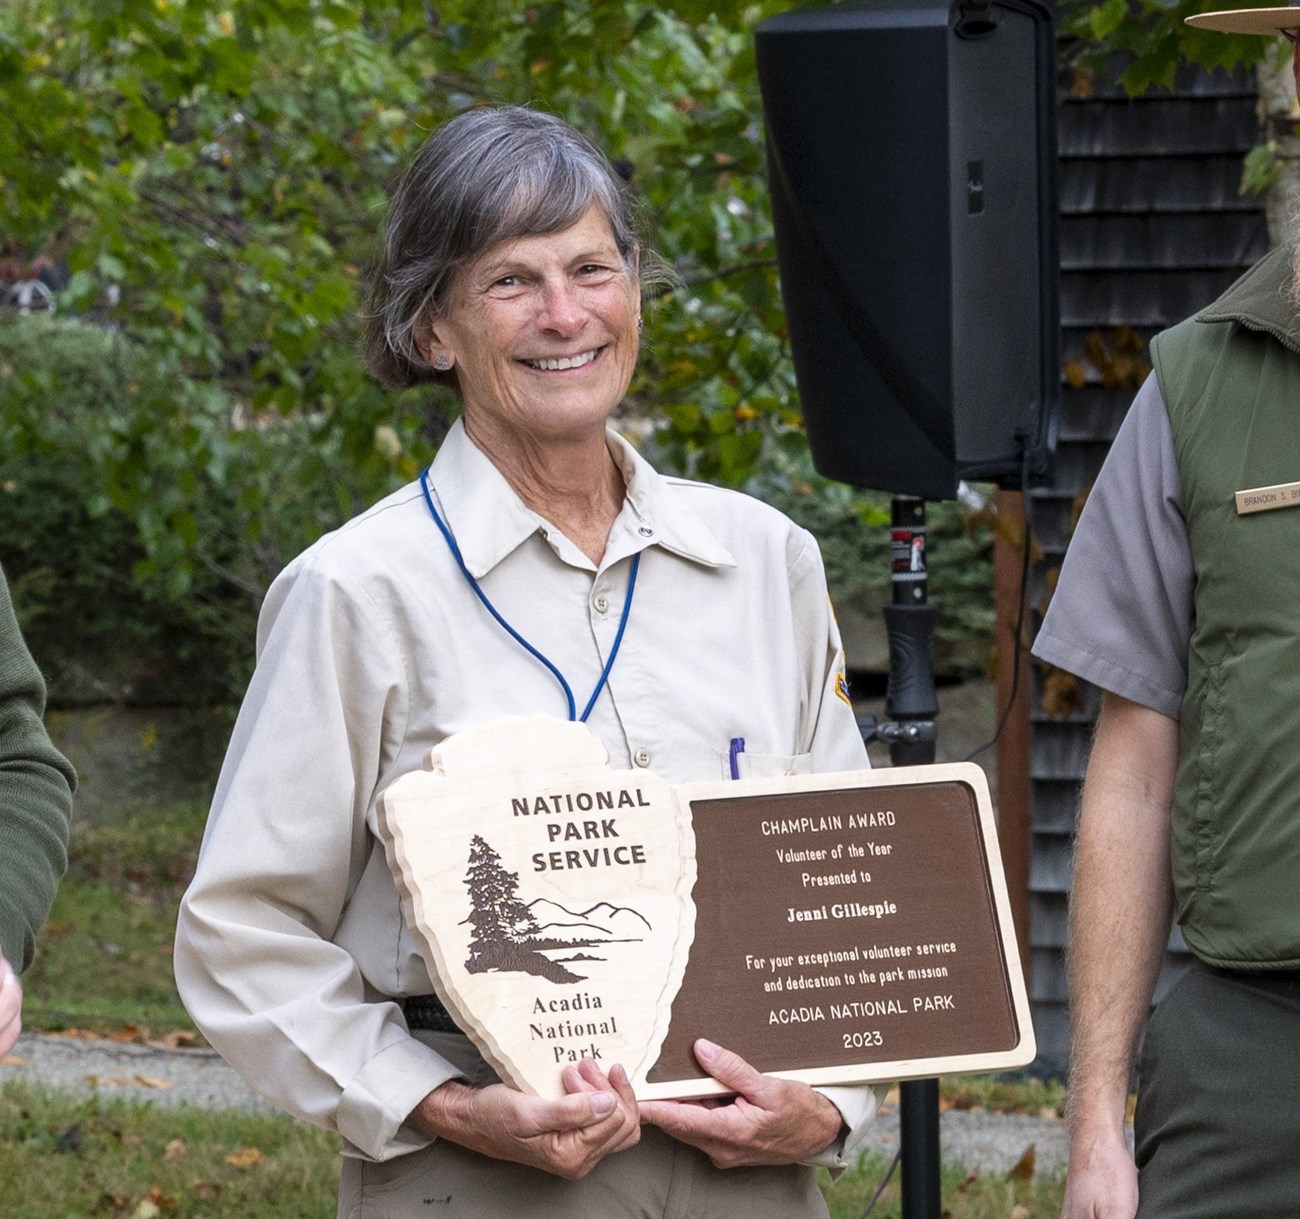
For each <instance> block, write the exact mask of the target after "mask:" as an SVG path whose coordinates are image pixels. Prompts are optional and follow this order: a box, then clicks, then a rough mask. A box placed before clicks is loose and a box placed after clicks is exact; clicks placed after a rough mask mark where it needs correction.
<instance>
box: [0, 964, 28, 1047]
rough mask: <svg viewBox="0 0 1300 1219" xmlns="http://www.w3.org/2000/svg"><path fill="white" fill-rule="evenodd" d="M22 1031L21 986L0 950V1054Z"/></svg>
mask: <svg viewBox="0 0 1300 1219" xmlns="http://www.w3.org/2000/svg"><path fill="white" fill-rule="evenodd" d="M22 1031H23V988H22V984H21V983H20V982H19V981H18V975H17V974H15V973H14V971H13V966H12V965H10V964H9V962H8V961H6V960H5V954H4V953H3V952H0V1054H8V1053H9V1051H10V1050H12V1049H13V1048H14V1042H15V1041H17V1040H18V1034H19V1033H21V1032H22Z"/></svg>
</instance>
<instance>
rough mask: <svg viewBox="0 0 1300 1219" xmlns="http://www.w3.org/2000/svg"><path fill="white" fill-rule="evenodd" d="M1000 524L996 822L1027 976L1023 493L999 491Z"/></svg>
mask: <svg viewBox="0 0 1300 1219" xmlns="http://www.w3.org/2000/svg"><path fill="white" fill-rule="evenodd" d="M996 502H997V513H998V522H999V527H998V528H997V529H996V530H995V532H994V544H993V605H994V611H995V620H996V625H995V628H994V642H995V645H996V647H997V714H998V716H999V717H1001V716H1002V715H1003V714H1004V713H1006V716H1007V719H1006V725H1005V727H1004V728H1003V729H1002V734H1001V736H999V738H998V745H997V766H998V784H997V793H998V794H997V801H996V803H997V822H998V842H999V844H1000V846H1001V848H1002V866H1003V868H1004V869H1005V871H1006V874H1007V890H1008V894H1009V896H1010V899H1011V916H1012V919H1013V920H1014V921H1015V925H1016V937H1017V940H1018V941H1019V944H1020V960H1021V965H1022V966H1023V968H1024V971H1025V976H1026V977H1028V976H1029V860H1030V848H1031V842H1032V836H1031V831H1030V820H1029V790H1030V782H1029V687H1030V679H1031V673H1030V665H1031V663H1032V661H1031V659H1030V656H1029V649H1028V646H1027V639H1028V635H1029V631H1028V629H1027V628H1028V622H1029V615H1030V609H1029V605H1028V592H1026V608H1025V615H1024V618H1025V626H1024V628H1023V629H1022V631H1021V638H1020V639H1016V638H1015V629H1016V618H1017V616H1018V612H1019V606H1020V573H1021V570H1022V568H1023V562H1024V559H1023V550H1022V547H1023V546H1024V537H1025V512H1024V501H1023V497H1022V493H1021V492H1019V491H999V492H998V493H997V501H996ZM1017 648H1018V649H1019V650H1020V666H1019V670H1020V675H1019V681H1018V682H1016V688H1015V692H1014V700H1015V701H1014V703H1013V704H1012V706H1011V710H1010V712H1007V711H1006V708H1007V704H1008V702H1009V701H1010V700H1011V699H1012V682H1013V677H1014V673H1015V670H1016V664H1015V659H1016V649H1017Z"/></svg>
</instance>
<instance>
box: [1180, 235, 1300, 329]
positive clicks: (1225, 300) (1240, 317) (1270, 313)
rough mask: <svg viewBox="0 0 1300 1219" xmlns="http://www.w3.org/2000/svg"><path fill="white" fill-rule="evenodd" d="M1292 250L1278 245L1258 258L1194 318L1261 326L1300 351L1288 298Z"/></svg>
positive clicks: (1299, 318) (1299, 323) (1299, 321)
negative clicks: (1277, 247) (1269, 252)
mask: <svg viewBox="0 0 1300 1219" xmlns="http://www.w3.org/2000/svg"><path fill="white" fill-rule="evenodd" d="M1292 261H1293V250H1292V248H1291V247H1290V246H1282V247H1281V248H1279V249H1276V250H1274V251H1273V252H1272V253H1271V254H1269V255H1267V256H1266V257H1264V258H1262V259H1260V261H1259V262H1257V263H1256V264H1255V265H1254V266H1253V267H1251V269H1250V270H1249V271H1247V272H1246V273H1245V274H1244V275H1243V276H1242V277H1241V278H1240V279H1238V280H1237V281H1236V283H1234V284H1233V285H1232V287H1230V288H1229V289H1228V290H1227V291H1226V292H1225V293H1224V294H1223V295H1222V296H1221V297H1219V299H1218V300H1216V301H1215V302H1214V303H1213V304H1212V305H1210V306H1208V307H1207V308H1205V309H1202V310H1201V311H1200V313H1198V314H1197V315H1196V320H1197V321H1198V322H1239V323H1241V325H1243V326H1246V327H1248V328H1249V329H1251V330H1263V331H1266V332H1267V333H1269V334H1271V335H1272V336H1273V337H1274V338H1275V339H1277V340H1278V342H1279V343H1282V344H1284V345H1285V346H1287V347H1289V348H1291V350H1292V351H1300V314H1297V311H1296V307H1295V303H1294V301H1293V300H1292V298H1291V283H1292V271H1291V268H1292Z"/></svg>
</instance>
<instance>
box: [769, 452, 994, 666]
mask: <svg viewBox="0 0 1300 1219" xmlns="http://www.w3.org/2000/svg"><path fill="white" fill-rule="evenodd" d="M755 490H756V491H757V492H758V494H760V495H761V496H762V498H763V499H765V500H766V501H767V502H768V503H771V504H774V505H775V506H776V507H778V508H780V509H781V511H783V512H784V513H786V514H787V515H788V516H789V517H791V518H792V519H793V520H795V521H798V522H799V524H801V525H802V526H803V527H804V528H805V529H807V530H808V531H809V532H810V533H812V534H813V535H814V536H815V537H816V538H817V540H818V542H819V544H820V546H821V552H822V559H823V561H824V562H825V565H826V578H827V582H828V583H829V585H830V590H831V597H832V600H833V601H834V602H835V604H836V605H837V606H839V607H840V609H841V610H844V609H846V608H847V607H848V606H849V605H851V604H853V603H857V604H861V605H866V606H870V607H872V610H873V612H874V610H875V607H878V606H881V605H885V604H887V603H888V602H889V600H890V597H891V589H890V577H889V521H890V502H889V496H888V495H886V494H884V493H883V492H874V491H867V492H861V491H854V490H853V489H852V488H851V487H846V486H844V485H843V484H842V483H833V482H830V481H828V480H827V479H824V478H820V477H819V476H817V475H816V474H814V473H813V471H812V466H811V462H810V461H809V460H808V457H807V454H806V451H804V452H799V453H798V454H796V455H795V456H794V457H793V458H791V459H789V460H786V461H783V462H781V463H775V462H774V463H771V465H770V466H769V467H768V473H767V474H766V476H765V477H764V479H763V480H762V481H761V482H760V483H759V484H758V485H757V486H756V487H755ZM992 559H993V531H992V529H991V527H990V516H989V513H987V512H986V511H982V510H980V509H977V508H974V507H969V506H966V505H963V504H961V503H958V502H956V501H951V500H946V501H941V502H938V503H932V504H928V505H927V506H926V563H927V567H928V570H929V577H930V588H929V596H930V600H931V602H933V604H934V605H935V608H936V614H935V672H936V673H937V674H939V675H941V676H972V675H976V674H984V673H985V672H987V670H988V667H989V660H990V656H989V648H990V644H991V640H992V635H993V617H994V614H993V563H992Z"/></svg>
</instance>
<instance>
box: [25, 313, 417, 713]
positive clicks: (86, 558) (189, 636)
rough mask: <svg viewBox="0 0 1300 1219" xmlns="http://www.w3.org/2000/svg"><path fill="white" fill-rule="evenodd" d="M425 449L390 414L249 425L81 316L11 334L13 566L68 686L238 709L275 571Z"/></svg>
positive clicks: (33, 626) (214, 390)
mask: <svg viewBox="0 0 1300 1219" xmlns="http://www.w3.org/2000/svg"><path fill="white" fill-rule="evenodd" d="M367 442H368V443H367ZM409 447H415V448H417V449H418V448H420V447H421V441H420V439H419V436H418V435H417V433H416V429H415V425H414V423H413V422H412V421H411V420H404V419H403V418H402V417H401V416H400V415H399V414H398V413H397V412H396V411H394V410H392V409H390V413H389V416H388V422H387V423H385V424H381V425H377V426H376V425H372V427H371V431H370V433H369V434H368V435H367V436H365V437H361V436H353V435H349V434H348V433H347V432H346V430H345V429H343V428H342V427H338V426H332V425H331V424H330V423H329V422H327V421H325V420H322V419H320V418H316V417H305V418H303V417H295V418H291V419H288V420H284V421H281V422H279V423H277V424H276V425H275V426H270V427H260V426H240V423H239V419H238V416H237V412H236V408H235V406H234V404H233V403H232V400H231V397H230V395H229V394H228V393H227V392H226V391H225V390H224V389H223V388H222V387H221V386H220V385H219V384H217V383H215V382H212V381H201V380H198V379H196V378H194V377H192V376H189V375H187V374H186V373H185V371H184V370H183V368H181V367H178V363H177V361H176V360H175V358H174V353H166V352H164V353H161V354H160V353H157V352H154V351H151V350H146V349H145V348H144V347H143V346H142V345H141V344H140V343H138V342H136V341H134V340H132V339H130V338H128V337H127V336H126V335H124V334H121V333H119V332H113V331H110V330H107V329H104V328H101V327H97V326H93V325H87V324H84V323H79V322H75V321H56V320H51V319H49V318H45V317H39V316H34V317H29V318H14V319H10V320H9V321H8V322H4V323H0V566H3V567H4V569H5V570H6V572H7V573H8V574H9V575H10V578H11V581H12V584H13V592H14V601H15V604H16V606H17V607H18V609H19V613H20V615H21V616H22V619H23V621H22V625H23V630H24V633H25V635H26V637H27V641H28V645H29V647H31V649H32V651H33V653H34V654H35V655H36V656H37V657H38V658H39V660H40V663H41V664H42V666H43V668H45V669H46V670H47V671H48V673H49V676H50V678H51V681H52V685H53V687H54V689H55V690H56V691H57V693H58V694H59V695H60V697H61V698H62V699H63V700H65V701H66V700H69V699H71V700H73V701H91V700H94V699H103V698H127V699H143V698H152V699H155V700H158V699H161V700H163V701H183V702H186V703H190V704H194V703H209V702H228V701H231V700H232V699H234V698H236V697H237V696H238V693H239V691H240V690H241V689H242V687H243V685H244V684H245V682H246V680H247V676H248V671H249V667H250V665H251V660H252V640H253V633H254V623H255V618H256V612H257V607H258V605H259V603H260V599H261V595H262V593H263V592H264V591H265V589H266V586H267V584H268V583H269V581H270V579H271V578H272V577H273V576H274V575H275V573H276V572H277V571H278V570H279V569H280V567H281V566H283V564H284V563H285V562H286V561H287V559H288V558H290V557H291V556H292V555H293V554H294V553H296V552H297V551H298V550H300V549H302V547H303V546H305V545H307V544H308V543H309V542H311V541H312V540H314V539H315V538H316V537H317V536H318V535H319V534H320V533H322V532H324V531H325V530H326V529H328V528H331V527H333V526H334V525H337V524H338V523H340V522H341V521H342V520H344V519H346V517H348V516H349V515H351V514H352V513H354V512H356V511H357V510H359V509H360V508H361V507H362V506H364V504H365V503H367V502H369V501H370V500H372V499H374V498H376V497H377V496H378V495H379V494H381V493H382V492H383V491H384V490H386V489H387V488H388V487H389V486H390V485H392V483H393V482H394V481H397V480H400V479H403V478H407V477H410V475H411V474H412V473H413V472H414V470H415V469H416V460H415V458H414V457H413V456H412V455H411V453H410V452H409ZM423 447H424V448H425V449H426V450H427V445H426V446H423Z"/></svg>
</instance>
